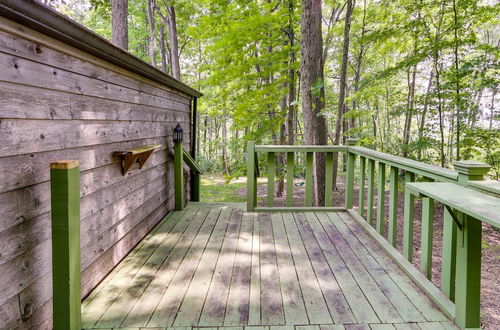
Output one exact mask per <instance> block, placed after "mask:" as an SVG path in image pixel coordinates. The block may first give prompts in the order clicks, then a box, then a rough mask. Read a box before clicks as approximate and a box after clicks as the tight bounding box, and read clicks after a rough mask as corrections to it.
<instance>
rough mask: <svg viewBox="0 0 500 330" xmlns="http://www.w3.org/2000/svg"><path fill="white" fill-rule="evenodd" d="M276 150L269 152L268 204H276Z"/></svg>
mask: <svg viewBox="0 0 500 330" xmlns="http://www.w3.org/2000/svg"><path fill="white" fill-rule="evenodd" d="M274 162H275V158H274V152H268V153H267V206H270V207H272V206H274V167H275V165H274Z"/></svg>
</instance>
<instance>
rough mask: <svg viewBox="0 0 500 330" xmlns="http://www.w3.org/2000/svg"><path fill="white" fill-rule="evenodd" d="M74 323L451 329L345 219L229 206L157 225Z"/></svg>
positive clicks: (199, 209)
mask: <svg viewBox="0 0 500 330" xmlns="http://www.w3.org/2000/svg"><path fill="white" fill-rule="evenodd" d="M82 319H83V327H84V328H86V329H92V328H101V329H102V328H107V329H112V328H128V329H131V328H132V329H148V328H152V329H153V328H154V329H165V328H170V327H182V328H184V327H186V328H191V327H211V328H216V327H239V328H240V329H242V327H245V328H246V329H250V327H251V328H255V327H268V326H271V330H272V329H273V328H274V327H273V326H290V328H293V326H302V327H301V328H304V329H306V328H305V326H314V327H311V328H310V329H318V330H319V329H320V328H321V330H323V329H325V330H326V329H343V328H344V327H345V328H346V329H394V328H396V329H445V328H446V329H449V328H455V326H454V325H453V323H452V322H451V321H450V320H449V319H448V318H447V317H446V316H445V315H444V314H443V313H442V312H441V311H440V310H439V309H438V308H437V307H436V306H435V305H434V304H433V303H432V302H431V301H430V299H429V298H428V297H427V296H426V295H425V294H424V293H422V292H421V291H420V290H419V289H417V287H416V286H415V285H414V283H413V282H412V281H411V280H410V279H409V278H408V277H407V276H406V275H405V274H404V273H403V271H401V270H400V269H399V268H398V266H397V265H396V264H395V263H394V262H393V261H392V259H391V257H389V256H388V255H387V254H386V253H385V252H383V250H382V248H381V247H380V246H379V245H378V244H377V242H376V241H375V240H373V239H372V238H371V236H370V235H368V233H367V232H366V231H365V230H364V229H363V227H362V226H360V224H359V223H358V222H357V220H355V219H354V218H352V217H351V216H350V215H349V214H348V213H346V212H307V213H291V212H283V213H265V212H261V213H249V212H246V211H244V208H243V205H239V204H230V203H225V204H222V203H221V204H217V203H191V204H190V205H189V206H188V207H187V208H186V210H184V211H180V212H175V213H173V214H171V215H170V216H169V217H168V218H166V219H164V220H163V221H162V222H161V223H160V224H159V225H158V226H157V227H156V228H155V229H154V230H153V231H152V232H151V233H150V234H149V235H148V236H147V237H146V238H145V239H144V240H143V241H142V242H141V244H139V246H138V247H136V249H134V250H133V251H132V252H131V253H130V255H129V256H128V257H126V258H125V259H124V260H123V261H122V262H121V263H120V264H119V265H118V267H117V268H116V269H115V270H114V271H113V272H112V273H111V274H110V275H109V276H108V277H107V278H106V279H105V280H104V281H103V282H102V283H101V285H99V286H98V287H97V288H96V289H95V290H94V292H93V293H92V294H91V295H90V296H89V297H88V298H87V299H86V300H85V301H84V302H83V304H82ZM280 328H283V327H280ZM276 329H277V327H276ZM283 329H285V328H283Z"/></svg>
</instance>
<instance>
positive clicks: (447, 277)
mask: <svg viewBox="0 0 500 330" xmlns="http://www.w3.org/2000/svg"><path fill="white" fill-rule="evenodd" d="M455 215H456V216H457V218H460V219H461V215H459V214H457V212H455ZM456 260H457V225H456V224H455V222H454V221H453V217H452V215H451V214H450V212H449V211H448V209H447V208H444V215H443V255H442V261H441V291H443V293H444V294H445V295H446V296H447V297H448V298H450V300H451V301H455V274H456V272H455V271H456V266H457V263H456Z"/></svg>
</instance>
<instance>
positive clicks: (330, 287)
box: [293, 213, 356, 324]
mask: <svg viewBox="0 0 500 330" xmlns="http://www.w3.org/2000/svg"><path fill="white" fill-rule="evenodd" d="M293 215H294V218H295V221H296V224H297V226H298V228H299V232H300V235H301V237H302V241H303V242H304V246H305V248H306V251H307V253H308V258H309V260H311V264H312V266H313V269H314V271H315V273H316V278H317V279H318V283H319V285H320V287H321V291H322V292H323V296H324V297H325V300H326V303H327V305H328V309H329V310H330V315H331V316H332V318H333V321H334V323H340V324H345V323H355V322H356V319H355V318H354V315H353V313H352V311H351V308H350V307H349V304H348V303H347V300H346V299H345V297H344V294H343V292H342V290H341V289H340V287H339V285H338V282H337V279H336V278H335V276H334V275H333V273H332V271H331V269H330V266H329V265H328V263H327V262H326V259H325V256H324V255H323V252H322V251H321V248H320V247H319V245H318V242H317V241H316V238H315V236H314V234H313V232H312V230H311V227H310V226H309V223H308V220H307V219H306V217H314V213H294V214H293Z"/></svg>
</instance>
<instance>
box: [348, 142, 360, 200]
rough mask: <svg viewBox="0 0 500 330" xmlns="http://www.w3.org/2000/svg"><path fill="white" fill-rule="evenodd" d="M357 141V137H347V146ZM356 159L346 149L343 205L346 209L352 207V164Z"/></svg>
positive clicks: (353, 144) (353, 164)
mask: <svg viewBox="0 0 500 330" xmlns="http://www.w3.org/2000/svg"><path fill="white" fill-rule="evenodd" d="M357 142H358V140H357V139H348V140H347V145H348V146H355V145H356V143H357ZM355 161H356V155H355V154H353V153H351V152H349V151H347V176H346V183H345V207H346V209H352V206H353V195H354V166H355Z"/></svg>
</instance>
